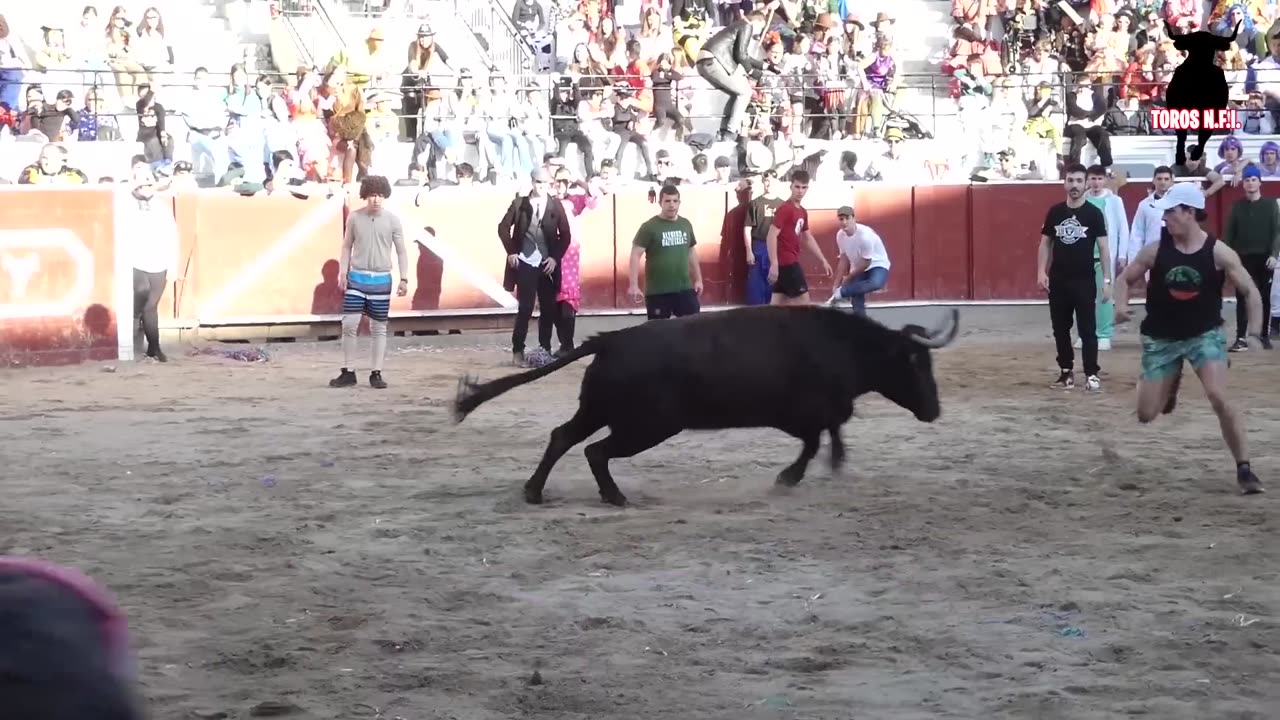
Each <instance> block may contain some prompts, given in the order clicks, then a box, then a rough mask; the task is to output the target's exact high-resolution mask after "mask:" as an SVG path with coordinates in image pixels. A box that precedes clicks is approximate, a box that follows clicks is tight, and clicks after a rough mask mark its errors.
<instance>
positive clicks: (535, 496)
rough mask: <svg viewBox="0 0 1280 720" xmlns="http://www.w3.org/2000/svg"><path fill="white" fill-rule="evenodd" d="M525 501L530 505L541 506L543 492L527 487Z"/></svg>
mask: <svg viewBox="0 0 1280 720" xmlns="http://www.w3.org/2000/svg"><path fill="white" fill-rule="evenodd" d="M524 501H525V502H527V503H529V504H530V505H541V504H542V491H541V490H536V489H534V488H531V487H526V488H525V489H524Z"/></svg>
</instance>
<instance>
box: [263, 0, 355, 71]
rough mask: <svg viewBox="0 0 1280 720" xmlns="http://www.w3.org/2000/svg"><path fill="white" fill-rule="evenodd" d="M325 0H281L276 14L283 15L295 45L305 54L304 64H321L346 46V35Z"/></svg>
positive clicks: (300, 52)
mask: <svg viewBox="0 0 1280 720" xmlns="http://www.w3.org/2000/svg"><path fill="white" fill-rule="evenodd" d="M327 1H328V0H280V6H279V11H280V13H279V14H280V16H281V17H282V18H284V21H285V25H286V27H288V31H289V35H290V37H291V38H292V39H293V40H294V47H295V48H297V50H298V52H299V54H300V55H302V56H304V58H303V62H304V64H308V65H312V66H317V65H324V64H325V63H326V62H328V60H329V58H330V57H332V56H333V54H334V53H335V52H337V51H338V50H339V49H341V48H343V47H345V46H346V41H347V38H345V37H344V36H343V33H342V29H341V28H340V27H339V26H338V23H336V22H334V19H333V16H332V15H331V14H330V13H329V8H328V7H327Z"/></svg>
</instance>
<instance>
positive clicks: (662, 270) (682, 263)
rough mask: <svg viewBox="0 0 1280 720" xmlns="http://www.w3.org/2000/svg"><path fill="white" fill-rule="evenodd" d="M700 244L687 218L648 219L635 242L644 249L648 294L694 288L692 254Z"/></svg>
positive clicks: (657, 216)
mask: <svg viewBox="0 0 1280 720" xmlns="http://www.w3.org/2000/svg"><path fill="white" fill-rule="evenodd" d="M696 244H697V241H696V240H694V238H693V225H692V224H691V223H690V222H689V221H688V220H686V219H685V218H682V217H677V218H676V219H675V220H667V219H665V218H663V217H662V216H661V215H655V216H653V217H651V218H649V219H648V220H646V221H644V223H643V224H642V225H641V226H640V229H639V230H636V239H635V240H634V241H633V242H632V245H633V246H634V247H638V248H644V294H645V295H665V294H667V293H674V292H681V291H682V290H692V289H693V280H692V279H691V278H690V277H689V253H691V252H693V246H694V245H696Z"/></svg>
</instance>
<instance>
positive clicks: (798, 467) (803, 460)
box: [776, 430, 835, 487]
mask: <svg viewBox="0 0 1280 720" xmlns="http://www.w3.org/2000/svg"><path fill="white" fill-rule="evenodd" d="M791 434H792V435H794V436H796V437H798V438H800V440H801V441H803V442H804V447H803V448H802V449H801V450H800V457H798V458H796V461H795V462H793V463H791V464H790V465H788V466H786V467H785V468H783V469H782V472H780V473H778V479H777V480H776V482H777V484H779V485H786V486H787V487H795V486H796V485H799V484H800V481H801V480H803V479H804V473H805V471H806V470H808V469H809V462H810V461H811V460H813V458H814V456H815V455H817V454H818V445H819V444H820V442H821V440H822V431H821V430H814V431H812V432H804V433H799V432H792V433H791ZM832 437H833V438H834V437H835V434H834V433H833V434H832ZM834 448H835V445H834V444H833V445H832V451H833V452H834Z"/></svg>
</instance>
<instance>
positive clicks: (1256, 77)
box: [943, 0, 1280, 167]
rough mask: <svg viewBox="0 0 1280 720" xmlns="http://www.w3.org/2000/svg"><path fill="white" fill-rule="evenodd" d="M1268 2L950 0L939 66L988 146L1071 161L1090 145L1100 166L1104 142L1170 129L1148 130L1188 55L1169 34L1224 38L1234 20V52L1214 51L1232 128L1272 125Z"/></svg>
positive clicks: (1278, 46)
mask: <svg viewBox="0 0 1280 720" xmlns="http://www.w3.org/2000/svg"><path fill="white" fill-rule="evenodd" d="M1276 9H1277V8H1276V5H1275V4H1274V3H1268V2H1264V1H1262V0H1217V1H1216V2H1206V3H1204V4H1203V5H1202V4H1201V3H1200V2H1197V1H1196V0H1092V1H1090V0H1086V1H1084V2H1079V1H1078V0H1070V1H1069V2H1058V3H1052V2H1048V1H1047V0H953V2H952V17H953V18H954V20H955V27H954V29H953V41H952V45H951V47H950V49H949V53H948V58H947V60H946V61H945V62H944V63H943V72H944V74H946V75H948V76H949V77H950V78H951V79H952V81H953V82H952V96H953V97H954V98H956V100H957V102H958V103H959V106H960V110H961V113H962V114H965V113H972V114H974V115H977V116H979V119H978V120H977V121H976V123H975V124H977V125H979V126H986V127H990V128H991V129H992V132H991V135H990V137H989V142H984V147H985V149H986V152H987V153H991V152H995V153H998V154H999V153H1002V154H1004V155H1006V156H1011V157H1016V156H1017V155H1019V154H1023V155H1034V154H1035V152H1034V148H1035V147H1036V146H1044V145H1046V144H1047V145H1048V146H1050V147H1051V148H1052V151H1053V155H1054V156H1056V157H1057V158H1058V162H1059V163H1060V164H1061V163H1062V162H1064V161H1071V162H1078V161H1079V160H1080V157H1081V154H1082V152H1083V150H1084V148H1085V147H1086V145H1090V146H1092V148H1093V150H1094V152H1095V153H1096V155H1097V160H1098V162H1099V163H1100V164H1101V165H1103V166H1104V167H1109V166H1111V165H1112V163H1113V158H1112V152H1111V138H1113V137H1116V136H1132V135H1151V134H1164V133H1168V132H1170V131H1168V130H1157V129H1153V128H1152V127H1151V123H1150V110H1151V109H1153V108H1159V107H1161V106H1162V105H1163V103H1164V92H1165V88H1166V87H1167V86H1168V83H1169V80H1170V79H1171V78H1172V76H1173V71H1174V69H1175V68H1176V67H1177V66H1178V65H1179V64H1180V63H1181V62H1182V60H1183V59H1184V57H1185V53H1183V52H1182V51H1179V50H1177V49H1176V48H1175V47H1174V43H1173V41H1172V39H1171V37H1170V36H1171V31H1172V33H1174V34H1183V33H1188V32H1195V31H1197V30H1209V31H1211V32H1214V33H1217V34H1219V35H1224V36H1229V35H1231V33H1232V32H1233V29H1234V28H1236V27H1237V26H1238V27H1239V33H1238V34H1237V35H1236V39H1235V42H1234V44H1233V45H1232V47H1231V49H1230V50H1229V51H1226V52H1220V53H1218V64H1219V66H1220V67H1222V68H1223V70H1224V72H1225V75H1226V78H1227V82H1228V84H1229V86H1230V97H1231V105H1232V107H1233V108H1235V109H1237V110H1238V112H1239V117H1240V119H1241V121H1242V123H1243V128H1242V129H1241V130H1239V131H1238V133H1239V134H1244V135H1270V134H1272V133H1273V132H1275V128H1276V126H1277V121H1278V120H1280V115H1277V111H1280V83H1277V80H1278V79H1280V76H1277V74H1276V73H1277V71H1280V23H1277V22H1276V19H1277V17H1276ZM983 116H985V117H983ZM1027 149H1031V150H1032V151H1031V152H1023V151H1025V150H1027ZM1210 150H1212V148H1210ZM1219 156H1220V157H1222V154H1221V153H1220V154H1219ZM1256 159H1259V160H1260V159H1261V158H1256Z"/></svg>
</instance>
